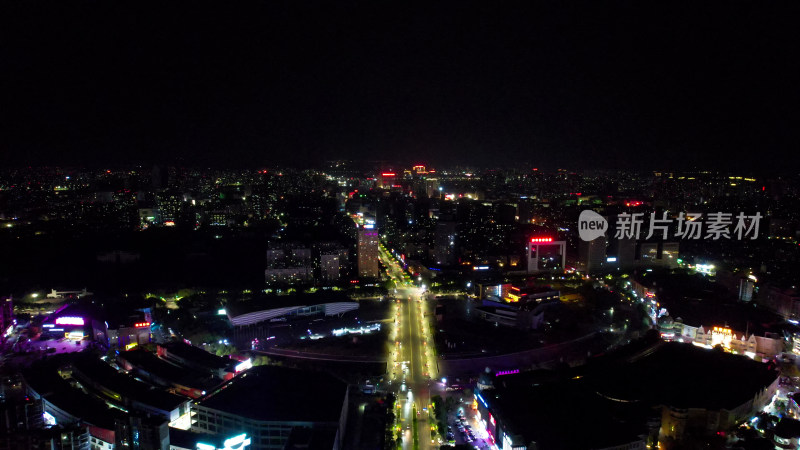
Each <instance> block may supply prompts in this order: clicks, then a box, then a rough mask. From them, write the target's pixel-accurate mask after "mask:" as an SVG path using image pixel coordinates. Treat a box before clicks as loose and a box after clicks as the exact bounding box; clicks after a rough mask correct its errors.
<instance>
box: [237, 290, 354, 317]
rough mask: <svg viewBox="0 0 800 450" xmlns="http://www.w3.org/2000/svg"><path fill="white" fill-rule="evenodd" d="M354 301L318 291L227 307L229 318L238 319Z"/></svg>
mask: <svg viewBox="0 0 800 450" xmlns="http://www.w3.org/2000/svg"><path fill="white" fill-rule="evenodd" d="M351 301H353V300H352V299H350V297H348V296H347V294H345V293H343V292H334V291H318V292H315V293H313V294H294V295H275V294H272V295H262V296H259V297H256V298H253V299H252V300H247V301H238V302H232V303H229V304H228V305H227V306H226V307H225V311H227V313H228V317H237V316H241V315H244V314H247V313H251V312H255V311H263V310H269V309H277V308H288V307H292V306H310V305H322V304H325V303H332V302H351Z"/></svg>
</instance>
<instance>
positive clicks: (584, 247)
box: [578, 236, 607, 273]
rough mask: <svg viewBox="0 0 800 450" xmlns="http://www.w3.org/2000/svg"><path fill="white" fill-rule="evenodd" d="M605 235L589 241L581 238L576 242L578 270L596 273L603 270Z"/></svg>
mask: <svg viewBox="0 0 800 450" xmlns="http://www.w3.org/2000/svg"><path fill="white" fill-rule="evenodd" d="M606 245H607V240H606V237H605V236H600V237H598V238H596V239H593V240H591V241H584V240H581V241H580V243H579V244H578V259H579V265H580V270H581V271H583V272H586V273H596V272H599V271H601V270H603V267H604V266H605V265H606V259H607V257H606Z"/></svg>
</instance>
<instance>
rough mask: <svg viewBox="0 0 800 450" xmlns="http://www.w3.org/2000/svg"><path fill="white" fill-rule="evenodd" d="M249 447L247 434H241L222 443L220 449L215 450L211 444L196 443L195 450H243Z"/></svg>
mask: <svg viewBox="0 0 800 450" xmlns="http://www.w3.org/2000/svg"><path fill="white" fill-rule="evenodd" d="M249 446H250V438H249V437H247V433H242V434H240V435H238V436H234V437H232V438H230V439H225V442H223V444H222V447H220V448H217V447H216V446H214V445H211V444H204V443H202V442H198V443H197V447H196V449H197V450H245V449H246V448H247V447H249Z"/></svg>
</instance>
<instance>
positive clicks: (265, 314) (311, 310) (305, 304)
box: [225, 296, 358, 327]
mask: <svg viewBox="0 0 800 450" xmlns="http://www.w3.org/2000/svg"><path fill="white" fill-rule="evenodd" d="M357 309H358V303H357V302H352V301H327V302H326V301H324V300H322V299H318V300H316V301H315V299H313V298H310V297H297V296H283V297H279V296H275V297H273V298H272V299H270V301H268V302H263V303H262V304H260V305H250V304H246V305H244V304H243V305H231V306H229V307H227V308H226V309H225V311H226V313H227V314H228V318H229V319H230V321H231V323H232V324H233V325H234V326H237V327H238V326H246V325H255V324H258V323H260V322H266V321H276V322H277V321H278V319H282V320H281V321H286V320H291V319H294V318H303V317H313V316H322V317H324V316H337V315H341V314H344V313H346V312H348V311H355V310H357Z"/></svg>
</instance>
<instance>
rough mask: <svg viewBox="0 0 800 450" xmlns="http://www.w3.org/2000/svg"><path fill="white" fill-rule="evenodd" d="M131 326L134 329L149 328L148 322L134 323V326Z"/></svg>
mask: <svg viewBox="0 0 800 450" xmlns="http://www.w3.org/2000/svg"><path fill="white" fill-rule="evenodd" d="M133 326H134V327H136V328H144V327H149V326H150V322H136V323H135V324H133Z"/></svg>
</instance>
